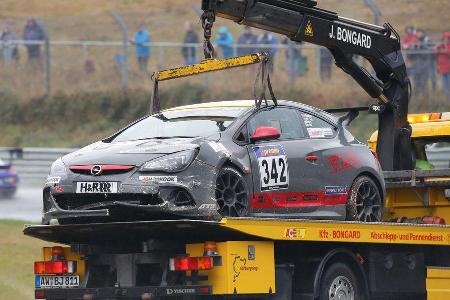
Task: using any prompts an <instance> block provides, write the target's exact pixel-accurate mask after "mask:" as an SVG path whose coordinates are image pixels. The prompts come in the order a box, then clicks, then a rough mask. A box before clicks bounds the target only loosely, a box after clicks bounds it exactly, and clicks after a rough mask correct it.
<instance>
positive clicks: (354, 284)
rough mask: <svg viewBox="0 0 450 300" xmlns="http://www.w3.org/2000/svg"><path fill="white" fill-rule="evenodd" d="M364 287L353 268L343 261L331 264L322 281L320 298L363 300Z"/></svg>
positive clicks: (328, 299) (322, 299)
mask: <svg viewBox="0 0 450 300" xmlns="http://www.w3.org/2000/svg"><path fill="white" fill-rule="evenodd" d="M362 291H363V289H362V287H361V285H360V282H359V280H358V278H357V277H356V275H355V273H354V272H353V270H352V269H351V268H349V267H348V266H347V265H345V264H343V263H334V264H332V265H331V266H329V267H328V268H327V269H326V270H325V273H324V275H323V276H322V279H321V282H320V297H319V299H320V300H361V299H364V294H363V292H362Z"/></svg>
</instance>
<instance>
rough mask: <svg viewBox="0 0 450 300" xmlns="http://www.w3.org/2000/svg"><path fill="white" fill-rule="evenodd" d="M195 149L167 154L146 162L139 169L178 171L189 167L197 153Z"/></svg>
mask: <svg viewBox="0 0 450 300" xmlns="http://www.w3.org/2000/svg"><path fill="white" fill-rule="evenodd" d="M197 152H198V151H197V149H194V150H186V151H181V152H177V153H174V154H169V155H166V156H163V157H161V158H156V159H154V160H151V161H148V162H146V163H145V164H144V165H143V166H142V167H141V171H147V172H148V171H163V172H168V173H173V172H180V171H183V170H184V169H186V168H187V167H189V165H190V164H191V163H192V162H193V161H194V159H195V156H196V155H197Z"/></svg>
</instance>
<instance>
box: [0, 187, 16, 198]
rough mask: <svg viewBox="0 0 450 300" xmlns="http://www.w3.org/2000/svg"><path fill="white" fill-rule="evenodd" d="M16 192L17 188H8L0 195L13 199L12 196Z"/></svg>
mask: <svg viewBox="0 0 450 300" xmlns="http://www.w3.org/2000/svg"><path fill="white" fill-rule="evenodd" d="M16 192H17V187H10V188H6V189H4V190H3V191H2V193H1V195H2V196H3V197H4V198H12V197H14V195H15V194H16Z"/></svg>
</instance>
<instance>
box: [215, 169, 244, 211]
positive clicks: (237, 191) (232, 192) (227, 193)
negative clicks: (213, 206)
mask: <svg viewBox="0 0 450 300" xmlns="http://www.w3.org/2000/svg"><path fill="white" fill-rule="evenodd" d="M216 200H217V204H218V205H219V213H220V214H221V215H222V216H226V217H240V216H244V215H246V213H247V209H248V189H247V184H246V183H245V181H244V179H243V178H242V177H240V176H238V175H236V174H233V173H232V172H223V173H222V174H220V175H219V177H218V178H217V184H216Z"/></svg>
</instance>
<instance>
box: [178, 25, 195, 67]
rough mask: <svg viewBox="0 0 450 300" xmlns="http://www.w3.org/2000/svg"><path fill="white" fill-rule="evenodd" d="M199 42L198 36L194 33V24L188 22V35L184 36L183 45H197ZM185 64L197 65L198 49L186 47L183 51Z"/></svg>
mask: <svg viewBox="0 0 450 300" xmlns="http://www.w3.org/2000/svg"><path fill="white" fill-rule="evenodd" d="M198 42H199V40H198V35H197V33H196V32H195V31H194V26H193V24H192V22H186V33H185V34H184V40H183V43H185V44H197V43H198ZM182 53H183V58H184V63H185V64H186V65H193V64H195V63H197V49H196V47H192V46H184V47H183V49H182Z"/></svg>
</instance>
